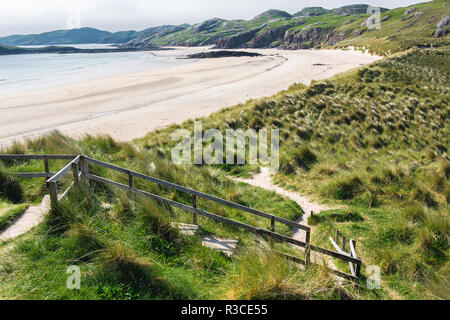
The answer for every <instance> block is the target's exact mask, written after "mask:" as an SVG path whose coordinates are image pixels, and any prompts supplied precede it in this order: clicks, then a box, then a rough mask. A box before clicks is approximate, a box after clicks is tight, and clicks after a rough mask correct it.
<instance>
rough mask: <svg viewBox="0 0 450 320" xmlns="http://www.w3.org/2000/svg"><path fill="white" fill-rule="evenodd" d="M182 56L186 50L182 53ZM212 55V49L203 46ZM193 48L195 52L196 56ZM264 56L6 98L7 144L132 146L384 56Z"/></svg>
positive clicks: (2, 99) (1, 105) (1, 110)
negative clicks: (54, 137)
mask: <svg viewBox="0 0 450 320" xmlns="http://www.w3.org/2000/svg"><path fill="white" fill-rule="evenodd" d="M177 50H178V51H176V54H179V53H183V50H185V49H177ZM198 50H199V51H200V50H204V48H198ZM192 51H193V49H192V48H190V50H189V53H192ZM248 51H255V52H259V53H262V54H264V55H265V56H263V57H258V58H249V57H241V58H220V59H207V60H198V61H195V62H193V63H190V64H186V65H181V66H176V67H168V68H165V69H158V70H152V71H148V72H139V73H130V74H124V75H118V76H112V77H108V78H103V79H97V80H91V81H85V82H82V83H77V84H71V85H66V86H61V87H55V88H49V89H41V90H39V91H33V92H26V93H20V94H14V95H1V96H0V128H1V130H0V144H9V143H11V142H12V141H14V140H21V139H23V138H24V137H32V136H38V135H41V134H45V133H47V132H49V131H51V130H55V129H58V130H60V131H61V132H63V133H65V134H67V135H70V136H73V137H79V136H80V135H83V134H86V133H89V134H109V135H111V136H112V137H114V138H116V139H118V140H121V141H124V140H131V139H134V138H138V137H142V136H144V135H145V134H146V133H147V132H149V131H152V130H155V129H158V128H162V127H165V126H168V125H170V124H173V123H180V122H183V121H184V120H187V119H191V118H196V117H201V116H207V115H209V114H211V113H212V112H215V111H218V110H220V109H221V108H224V107H228V106H232V105H234V104H237V103H240V102H244V101H246V100H248V99H251V98H261V97H264V96H270V95H273V94H275V93H277V92H279V91H281V90H284V89H287V88H288V87H289V86H290V85H291V84H293V83H295V82H301V83H305V84H308V83H309V82H310V81H311V80H313V79H316V80H317V79H325V78H329V77H331V76H333V75H335V74H338V73H340V72H343V71H346V70H348V69H351V68H354V67H358V66H360V65H362V64H367V63H370V62H373V61H375V60H377V59H379V58H380V57H375V56H371V55H369V54H364V53H361V52H356V51H333V50H299V51H283V50H275V49H273V50H272V49H270V50H248Z"/></svg>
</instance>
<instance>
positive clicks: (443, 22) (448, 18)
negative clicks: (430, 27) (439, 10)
mask: <svg viewBox="0 0 450 320" xmlns="http://www.w3.org/2000/svg"><path fill="white" fill-rule="evenodd" d="M448 25H450V16H446V17H445V18H443V19H442V20H441V21H439V22H438V24H437V25H436V28H437V29H442V28H445V27H447V26H448Z"/></svg>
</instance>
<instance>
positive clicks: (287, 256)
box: [274, 251, 306, 266]
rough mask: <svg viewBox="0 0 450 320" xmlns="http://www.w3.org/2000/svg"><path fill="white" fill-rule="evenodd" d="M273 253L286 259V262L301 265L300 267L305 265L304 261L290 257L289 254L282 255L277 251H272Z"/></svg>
mask: <svg viewBox="0 0 450 320" xmlns="http://www.w3.org/2000/svg"><path fill="white" fill-rule="evenodd" d="M274 253H275V254H277V255H279V256H282V257H284V258H286V259H288V260H290V261H293V262H296V263H298V264H302V265H304V266H305V265H306V261H305V260H303V259H300V258H297V257H294V256H291V255H289V254H286V253H283V252H279V251H274Z"/></svg>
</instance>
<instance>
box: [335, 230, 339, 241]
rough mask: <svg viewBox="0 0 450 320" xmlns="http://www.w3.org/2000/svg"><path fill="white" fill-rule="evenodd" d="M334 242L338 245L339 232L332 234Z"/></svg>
mask: <svg viewBox="0 0 450 320" xmlns="http://www.w3.org/2000/svg"><path fill="white" fill-rule="evenodd" d="M334 242H336V243H339V231H338V230H336V233H335V234H334Z"/></svg>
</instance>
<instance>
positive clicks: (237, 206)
mask: <svg viewBox="0 0 450 320" xmlns="http://www.w3.org/2000/svg"><path fill="white" fill-rule="evenodd" d="M85 158H86V159H87V160H88V161H89V162H91V163H94V164H96V165H99V166H102V167H105V168H108V169H111V170H115V171H118V172H122V173H125V174H128V175H130V174H131V175H133V176H135V177H136V178H139V179H143V180H146V181H150V182H154V183H157V184H159V185H162V186H165V187H168V188H171V189H175V190H178V191H181V192H185V193H188V194H191V195H195V196H197V197H201V198H204V199H207V200H211V201H214V202H217V203H220V204H224V205H226V206H229V207H232V208H235V209H239V210H242V211H245V212H248V213H252V214H255V215H258V216H261V217H264V218H268V219H272V218H274V219H275V220H276V221H278V222H280V223H283V224H285V225H288V226H290V227H292V228H297V229H301V230H305V231H309V230H311V228H309V227H307V226H304V225H301V224H298V223H296V222H293V221H291V220H288V219H285V218H281V217H278V216H275V215H272V214H269V213H265V212H262V211H259V210H255V209H252V208H249V207H246V206H243V205H240V204H237V203H234V202H231V201H228V200H225V199H221V198H218V197H214V196H211V195H209V194H206V193H203V192H199V191H196V190H192V189H189V188H186V187H183V186H180V185H177V184H174V183H171V182H167V181H164V180H161V179H157V178H154V177H150V176H147V175H144V174H141V173H138V172H135V171H131V170H128V169H124V168H121V167H118V166H115V165H112V164H109V163H105V162H102V161H98V160H96V159H92V158H89V157H85Z"/></svg>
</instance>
